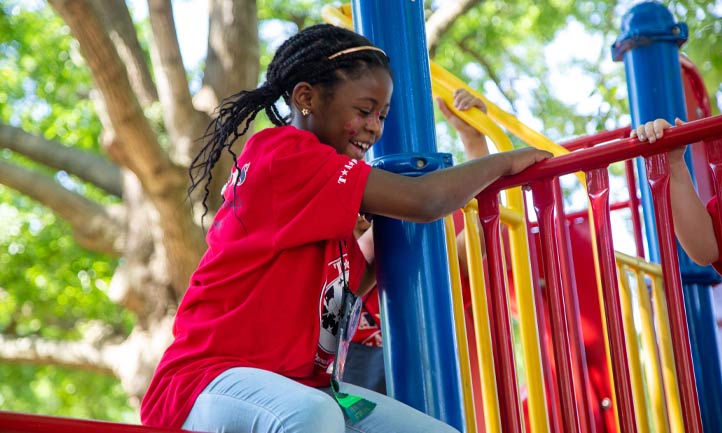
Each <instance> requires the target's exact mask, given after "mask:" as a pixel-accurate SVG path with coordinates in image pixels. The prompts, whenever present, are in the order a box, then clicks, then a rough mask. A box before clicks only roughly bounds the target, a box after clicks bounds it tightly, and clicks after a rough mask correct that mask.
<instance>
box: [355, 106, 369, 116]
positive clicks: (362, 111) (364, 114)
mask: <svg viewBox="0 0 722 433" xmlns="http://www.w3.org/2000/svg"><path fill="white" fill-rule="evenodd" d="M358 111H359V113H361V115H362V116H368V115H369V114H371V111H369V110H364V109H361V108H359V109H358Z"/></svg>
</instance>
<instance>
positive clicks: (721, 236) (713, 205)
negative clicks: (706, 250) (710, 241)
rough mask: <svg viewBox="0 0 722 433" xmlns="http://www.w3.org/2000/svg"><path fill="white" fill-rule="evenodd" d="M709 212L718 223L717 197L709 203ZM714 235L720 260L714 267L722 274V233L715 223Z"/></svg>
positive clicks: (713, 264)
mask: <svg viewBox="0 0 722 433" xmlns="http://www.w3.org/2000/svg"><path fill="white" fill-rule="evenodd" d="M707 212H709V215H710V216H711V217H712V220H713V221H717V220H718V219H719V217H720V215H719V212H717V196H716V195H715V196H713V197H712V198H711V199H710V200H709V201H708V202H707ZM713 225H714V228H715V230H714V235H715V238H717V248H718V249H719V251H720V253H719V258H718V259H717V261H716V262H714V263H712V266H714V269H715V270H716V271H717V272H718V273H720V274H722V233H719V231H717V224H716V223H714V224H713Z"/></svg>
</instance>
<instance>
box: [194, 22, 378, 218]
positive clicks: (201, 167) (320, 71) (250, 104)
mask: <svg viewBox="0 0 722 433" xmlns="http://www.w3.org/2000/svg"><path fill="white" fill-rule="evenodd" d="M362 45H372V44H371V42H370V41H369V40H368V39H366V38H365V37H363V36H361V35H359V34H357V33H354V32H352V31H350V30H346V29H343V28H341V27H335V26H332V25H330V24H319V25H315V26H311V27H308V28H306V29H304V30H302V31H300V32H298V33H296V34H295V35H294V36H292V37H290V38H288V39H287V40H286V41H284V42H283V43H282V44H281V46H280V47H278V49H277V50H276V54H275V55H274V56H273V60H272V61H271V63H270V64H269V65H268V69H267V71H266V82H265V83H264V84H263V85H262V86H260V87H258V88H257V89H254V90H243V91H241V92H239V93H237V94H235V95H232V96H231V97H229V98H227V99H225V100H224V101H223V102H222V103H221V105H220V106H219V107H218V109H217V113H218V115H217V116H216V118H215V119H214V120H213V121H211V123H210V124H209V125H208V127H207V128H206V131H205V133H204V135H203V137H202V138H203V139H207V140H208V141H207V142H206V144H205V145H204V146H203V147H202V148H201V150H200V152H199V153H198V155H197V156H196V157H195V159H194V160H193V162H192V163H191V165H190V168H189V173H190V178H191V183H190V186H189V188H188V195H189V196H190V194H191V193H192V192H193V191H194V190H195V189H196V188H197V187H198V186H199V185H201V184H203V190H204V192H203V199H202V202H203V208H204V212H203V216H205V215H206V214H207V213H208V208H207V206H206V199H207V198H208V196H209V195H210V190H209V188H208V185H209V184H210V181H211V179H212V177H213V176H212V170H213V167H214V166H215V164H216V163H217V162H218V160H219V159H220V158H221V156H222V154H223V151H224V149H226V150H227V152H229V153H230V154H231V155H232V157H233V159H234V164H235V169H236V170H238V169H239V167H238V165H237V162H236V159H237V157H236V154H235V153H234V152H233V151H232V149H231V146H232V145H233V143H234V142H235V141H236V140H237V139H238V138H239V137H241V136H243V135H244V134H245V133H246V132H247V131H248V130H249V129H250V127H251V123H252V122H253V120H254V119H255V118H256V116H257V115H258V113H260V112H261V111H264V112H265V113H266V115H267V116H268V118H269V120H270V121H271V122H272V123H273V124H274V125H276V126H281V125H286V124H288V119H287V118H285V117H283V116H282V115H281V114H280V112H279V111H278V107H276V102H277V101H278V99H279V98H283V99H284V101H285V102H286V104H289V105H290V97H291V92H292V91H293V88H294V86H295V85H296V84H298V83H299V82H302V81H305V82H308V83H309V84H311V85H316V84H319V85H322V86H324V88H325V90H327V91H328V93H329V94H332V91H333V88H334V86H335V85H336V84H338V83H339V82H341V81H343V80H347V79H356V78H358V77H360V76H361V74H363V73H364V72H365V71H367V70H368V69H371V68H377V67H381V68H384V69H386V70H387V71H388V72H389V73H391V70H390V68H389V59H388V57H386V56H385V55H384V54H383V53H380V52H378V51H373V50H362V51H357V52H354V53H349V54H345V55H343V56H339V57H336V58H334V59H329V58H328V57H329V56H331V55H332V54H335V53H338V52H339V51H341V50H345V49H347V48H353V47H358V46H362Z"/></svg>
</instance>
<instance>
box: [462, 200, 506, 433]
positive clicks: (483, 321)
mask: <svg viewBox="0 0 722 433" xmlns="http://www.w3.org/2000/svg"><path fill="white" fill-rule="evenodd" d="M478 209H479V208H478V207H477V203H476V200H472V201H471V202H469V204H467V205H466V207H465V208H464V236H465V240H466V259H467V263H468V266H469V286H470V288H471V308H472V311H473V313H474V330H475V333H476V351H477V359H478V362H479V375H480V376H481V397H482V402H483V405H484V425H485V427H486V432H487V433H501V415H500V414H499V400H498V396H497V386H496V375H495V374H494V351H493V349H492V345H491V327H490V325H489V305H488V302H487V299H486V287H485V286H484V267H483V266H482V263H483V262H482V260H483V258H482V253H481V241H480V240H479V225H478V221H479V212H478Z"/></svg>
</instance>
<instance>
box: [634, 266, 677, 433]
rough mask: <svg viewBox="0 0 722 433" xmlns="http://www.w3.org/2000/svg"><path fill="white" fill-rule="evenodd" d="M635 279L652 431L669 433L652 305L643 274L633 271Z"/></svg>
mask: <svg viewBox="0 0 722 433" xmlns="http://www.w3.org/2000/svg"><path fill="white" fill-rule="evenodd" d="M634 273H635V276H636V278H637V299H638V301H639V305H638V306H637V310H638V311H639V318H640V321H641V324H642V329H641V331H642V347H643V348H644V349H643V352H642V353H643V354H644V355H645V357H644V359H645V368H644V373H645V377H646V378H647V389H648V390H649V392H648V393H647V395H648V397H649V405H650V408H651V418H650V421H651V422H652V431H654V432H659V433H669V422H668V421H667V404H666V402H665V399H664V385H663V384H662V371H661V370H660V368H659V351H658V350H657V341H656V339H655V334H654V323H653V322H652V304H651V303H650V301H649V292H647V283H646V282H645V278H644V274H643V273H642V272H641V270H640V269H635V270H634Z"/></svg>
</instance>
